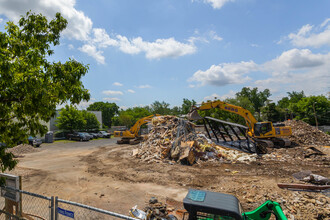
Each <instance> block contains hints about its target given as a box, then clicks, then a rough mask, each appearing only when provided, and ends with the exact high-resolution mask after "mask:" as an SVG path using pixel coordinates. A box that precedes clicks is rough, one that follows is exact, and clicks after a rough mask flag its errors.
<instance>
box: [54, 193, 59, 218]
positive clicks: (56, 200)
mask: <svg viewBox="0 0 330 220" xmlns="http://www.w3.org/2000/svg"><path fill="white" fill-rule="evenodd" d="M54 208H55V220H58V197H57V196H56V197H55V207H54Z"/></svg>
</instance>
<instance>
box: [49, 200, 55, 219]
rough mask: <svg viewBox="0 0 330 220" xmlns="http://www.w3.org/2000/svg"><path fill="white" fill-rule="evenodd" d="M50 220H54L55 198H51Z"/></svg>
mask: <svg viewBox="0 0 330 220" xmlns="http://www.w3.org/2000/svg"><path fill="white" fill-rule="evenodd" d="M49 208H50V220H54V208H55V207H54V196H52V197H51V200H50V207H49Z"/></svg>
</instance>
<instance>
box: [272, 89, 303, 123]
mask: <svg viewBox="0 0 330 220" xmlns="http://www.w3.org/2000/svg"><path fill="white" fill-rule="evenodd" d="M287 94H288V97H283V98H282V99H281V100H279V101H278V102H277V103H278V104H277V105H278V107H279V108H280V109H279V111H280V112H281V113H282V114H283V115H284V119H286V118H291V119H292V118H293V117H295V116H296V115H297V113H296V112H295V109H297V107H296V105H297V103H298V102H299V101H300V100H301V99H302V98H304V97H306V96H305V94H304V91H301V92H296V91H292V92H288V93H287Z"/></svg>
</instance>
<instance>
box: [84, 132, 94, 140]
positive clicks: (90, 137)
mask: <svg viewBox="0 0 330 220" xmlns="http://www.w3.org/2000/svg"><path fill="white" fill-rule="evenodd" d="M82 133H83V134H84V135H86V136H87V137H89V140H92V139H93V138H94V136H93V135H92V134H90V133H87V132H82Z"/></svg>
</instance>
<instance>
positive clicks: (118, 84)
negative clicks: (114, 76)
mask: <svg viewBox="0 0 330 220" xmlns="http://www.w3.org/2000/svg"><path fill="white" fill-rule="evenodd" d="M112 85H114V86H123V84H121V83H120V82H114V83H113V84H112Z"/></svg>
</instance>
